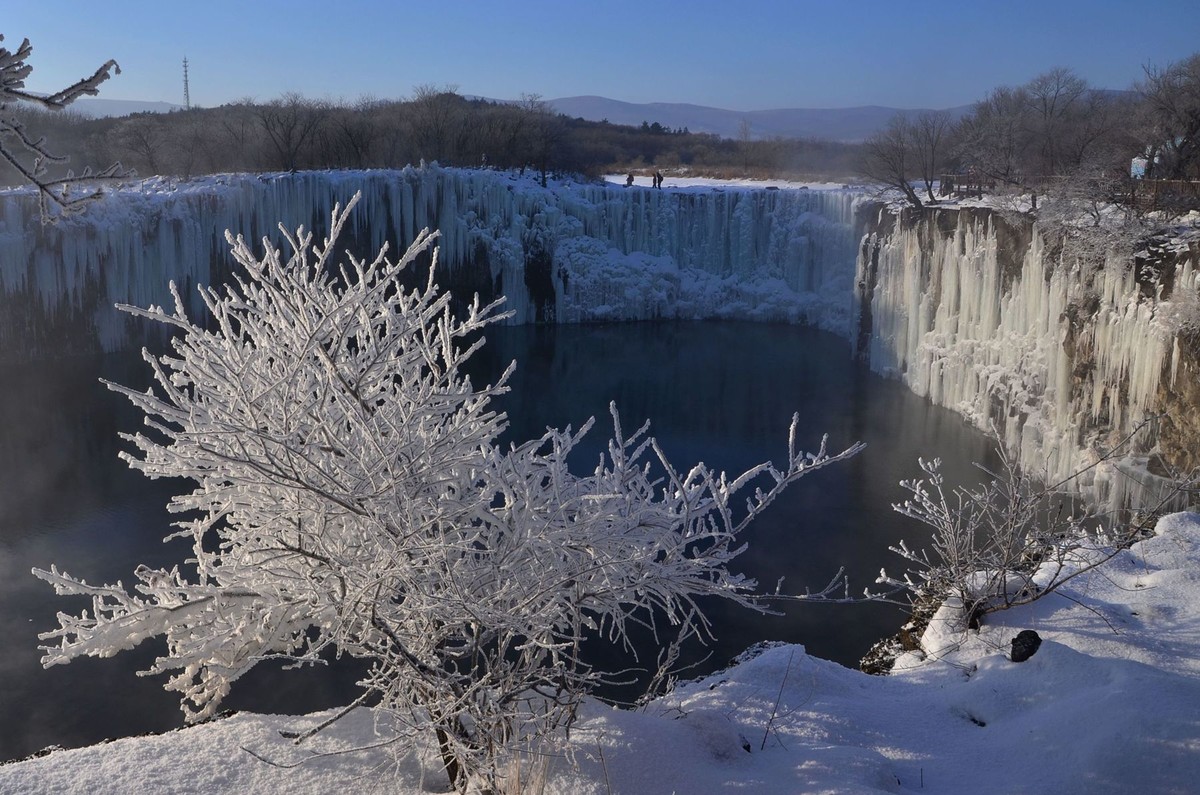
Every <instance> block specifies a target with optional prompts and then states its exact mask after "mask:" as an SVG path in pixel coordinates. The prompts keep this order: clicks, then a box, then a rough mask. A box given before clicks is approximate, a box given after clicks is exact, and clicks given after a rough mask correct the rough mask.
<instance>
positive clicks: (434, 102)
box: [408, 84, 466, 165]
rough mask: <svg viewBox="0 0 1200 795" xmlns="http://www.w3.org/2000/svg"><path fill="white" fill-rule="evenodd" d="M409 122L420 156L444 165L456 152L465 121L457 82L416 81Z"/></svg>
mask: <svg viewBox="0 0 1200 795" xmlns="http://www.w3.org/2000/svg"><path fill="white" fill-rule="evenodd" d="M408 110H409V114H408V119H409V123H410V125H411V126H412V131H413V139H414V143H415V144H416V145H417V147H418V149H419V151H420V152H421V157H423V158H425V159H427V160H436V161H438V162H439V163H442V164H443V165H445V164H449V163H451V162H453V159H454V158H455V156H456V155H457V154H458V146H457V144H458V143H459V142H460V141H461V139H462V137H463V135H464V133H465V131H466V124H465V119H464V116H463V105H462V97H460V96H459V95H458V87H457V86H450V85H447V86H435V85H432V84H424V85H419V86H417V87H416V88H414V89H413V97H412V100H411V101H410V102H409V109H408Z"/></svg>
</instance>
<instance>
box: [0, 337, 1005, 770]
mask: <svg viewBox="0 0 1200 795" xmlns="http://www.w3.org/2000/svg"><path fill="white" fill-rule="evenodd" d="M487 336H488V343H489V344H488V345H487V346H486V347H485V348H484V349H483V350H482V351H481V352H480V353H479V354H477V357H478V358H477V360H476V361H475V371H476V373H477V374H478V375H477V377H478V378H486V379H488V380H491V379H494V378H495V376H496V375H497V374H498V373H499V372H500V371H501V370H502V369H503V367H504V366H505V365H506V364H507V363H508V362H509V361H512V360H514V359H515V360H517V363H518V365H517V372H516V374H515V376H514V378H513V380H512V381H511V386H512V392H511V393H510V394H508V395H506V396H505V397H504V398H503V399H502V401H501V408H503V409H504V410H505V411H506V412H508V414H509V416H510V421H511V428H510V431H509V433H508V435H507V437H506V438H511V439H512V440H514V441H516V440H522V441H523V440H526V439H528V438H530V437H533V436H537V435H540V434H541V433H542V432H543V431H544V430H545V428H546V427H547V426H558V427H561V426H564V425H567V424H571V425H572V426H574V427H579V425H580V424H582V423H583V422H584V421H585V420H586V419H587V418H588V417H590V416H595V417H596V418H597V423H596V427H595V428H594V429H593V431H592V434H591V437H590V439H589V440H588V444H587V445H585V449H583V450H581V451H580V455H579V457H578V459H576V460H577V463H578V466H579V468H580V471H589V470H590V469H591V468H592V467H594V465H595V461H596V457H597V456H598V455H599V453H600V450H601V449H602V447H603V445H604V443H605V442H606V441H607V439H608V436H609V435H610V434H611V430H612V429H611V423H610V422H609V419H608V404H609V402H610V401H615V402H616V404H617V407H618V409H619V410H620V413H621V418H622V422H623V424H624V426H625V428H626V431H627V432H632V431H633V430H634V429H635V428H636V427H637V426H638V425H640V424H641V422H642V421H643V420H645V419H649V420H650V421H651V430H652V432H653V433H654V435H655V436H657V437H658V439H659V441H660V442H661V444H662V447H663V449H664V450H665V452H666V453H667V455H668V457H670V458H671V460H672V461H673V462H674V464H675V465H676V466H677V467H679V468H682V469H686V468H688V467H690V466H691V465H692V464H694V463H695V462H696V461H699V460H703V461H704V462H706V463H707V464H709V465H710V466H712V467H716V468H723V469H726V470H729V471H733V470H737V471H741V470H742V469H745V468H746V467H749V466H751V465H753V464H756V463H758V462H760V461H763V460H767V459H774V460H776V461H777V462H778V461H781V460H782V459H783V457H784V455H785V454H786V449H787V448H786V444H787V428H788V423H789V422H790V418H791V416H792V414H793V413H795V412H799V414H800V418H801V430H800V433H799V436H798V443H799V445H800V446H801V447H803V448H804V449H808V450H815V449H816V447H817V446H818V445H819V443H820V439H821V435H822V434H823V433H827V434H828V435H829V448H830V450H831V451H835V450H840V449H842V448H844V447H846V446H847V445H849V444H851V443H853V442H855V441H858V440H861V441H864V442H866V443H867V449H866V450H865V451H864V452H863V453H861V454H859V455H858V456H857V457H855V458H853V459H851V460H850V461H849V462H846V463H843V464H841V465H839V466H835V467H832V468H829V469H825V470H822V471H820V472H817V473H815V474H813V475H810V476H808V477H806V478H804V479H802V480H801V481H800V482H798V483H797V484H795V485H793V486H792V487H791V488H790V489H789V490H788V491H787V492H785V493H784V495H783V496H782V497H781V498H780V499H779V500H778V501H777V502H776V503H775V504H774V505H772V506H771V508H770V509H769V510H768V511H767V512H766V513H765V514H764V515H763V516H762V517H761V518H760V520H759V521H758V522H757V523H756V524H755V525H753V526H752V527H751V528H750V530H749V532H748V534H747V536H746V541H747V542H748V543H749V549H748V550H747V551H746V552H745V553H744V554H743V555H742V556H741V557H740V558H738V559H737V561H736V565H735V569H737V570H739V571H742V572H744V573H746V574H748V575H750V576H753V577H754V578H756V579H757V580H758V581H759V582H760V583H761V584H762V587H763V588H765V589H771V588H773V587H774V584H775V582H776V581H777V580H778V579H779V578H780V577H784V578H785V579H784V590H785V591H788V592H793V593H797V592H803V590H804V588H805V587H806V586H807V587H810V588H812V589H813V590H818V589H820V588H821V587H822V586H824V585H825V583H826V582H828V580H829V579H830V577H832V576H833V574H834V573H835V572H836V571H837V570H838V568H840V567H842V566H845V567H846V569H847V572H848V573H849V575H850V577H851V585H852V590H853V591H854V592H861V590H862V588H863V587H864V586H867V585H872V584H873V582H874V578H875V576H876V575H877V573H878V571H879V569H880V567H881V566H887V567H888V568H889V569H899V561H898V559H896V558H895V556H894V555H892V554H891V553H889V552H888V551H887V547H888V545H889V544H894V543H895V542H896V541H897V540H899V539H900V538H901V537H903V538H906V539H909V540H910V541H914V542H923V541H924V539H925V538H926V537H927V533H925V531H924V530H923V528H921V527H919V526H917V525H915V524H914V523H912V522H911V521H910V520H907V519H904V518H903V517H900V516H899V515H897V514H895V513H894V512H893V511H892V510H891V503H893V502H896V501H898V500H900V499H902V498H903V492H902V491H901V490H900V488H899V486H898V481H899V480H900V479H901V478H906V477H914V476H916V475H917V474H918V470H917V466H916V458H917V456H918V455H922V456H926V457H932V456H940V457H941V458H942V459H943V461H944V462H945V463H944V467H943V469H944V471H945V472H946V473H947V476H948V479H950V480H954V478H955V476H959V477H961V478H963V479H966V480H971V481H973V480H974V479H975V472H974V470H973V468H972V466H971V464H972V462H975V461H986V460H990V458H991V445H990V443H989V441H988V440H987V439H986V438H985V437H984V436H982V435H981V434H979V433H977V432H975V431H974V430H972V429H971V428H969V427H968V426H967V425H966V424H965V423H964V422H963V420H962V419H961V418H959V417H958V416H957V415H954V414H951V413H950V412H948V411H946V410H944V409H939V408H936V407H933V406H930V405H929V404H928V403H927V402H926V401H924V400H923V399H921V398H918V397H916V396H914V395H913V394H912V393H910V392H909V391H908V390H907V389H905V388H904V387H903V386H902V385H900V384H899V383H896V382H892V381H887V380H884V379H881V378H879V377H877V376H874V375H872V374H871V373H869V372H867V371H866V370H865V369H864V368H863V367H862V366H861V365H859V364H857V363H855V362H852V361H851V359H850V351H849V347H848V345H847V343H846V342H845V341H844V340H842V339H841V338H839V337H835V336H833V335H830V334H827V333H824V332H819V331H815V330H813V329H809V328H802V327H796V326H783V325H761V324H750V323H638V324H624V325H612V326H563V327H512V328H499V327H497V328H494V329H492V330H491V331H489V333H488V335H487ZM100 377H104V378H107V379H110V380H115V381H118V382H121V383H125V384H129V385H133V386H137V387H144V386H146V385H147V384H148V381H149V378H148V368H147V365H145V364H144V363H143V362H142V361H141V360H140V358H138V357H137V356H122V357H105V358H102V359H73V360H66V361H55V362H49V363H44V364H39V365H36V366H9V367H5V368H3V369H2V370H0V418H2V420H3V421H2V422H0V639H2V640H0V760H4V759H11V758H19V757H22V756H24V755H27V754H30V753H33V752H35V751H37V750H39V749H41V748H44V747H46V746H48V745H51V744H59V745H62V746H68V747H69V746H77V745H83V744H87V743H93V742H97V741H99V740H102V739H104V738H109V737H120V736H127V735H133V734H140V733H144V732H154V731H163V730H166V729H171V728H175V727H177V726H180V725H182V716H181V713H180V712H179V709H178V700H177V698H175V697H174V696H173V695H171V694H168V693H166V692H165V691H164V690H163V689H162V679H161V678H158V677H156V678H146V677H138V676H136V675H135V671H137V670H139V669H141V668H145V667H147V666H148V665H149V664H150V663H151V661H152V660H153V658H154V656H155V655H156V654H158V653H160V652H161V651H162V648H163V647H161V646H159V645H156V644H144V645H143V647H139V648H138V649H136V650H135V651H133V652H124V653H122V654H120V655H118V656H116V657H114V658H112V659H107V660H97V659H90V658H89V659H85V660H78V661H76V662H73V663H71V664H70V665H66V666H57V667H55V668H52V669H49V670H43V669H42V667H41V665H40V662H39V658H40V656H41V652H39V651H38V650H37V646H38V640H37V634H38V632H41V631H46V630H50V629H53V628H54V627H56V626H57V621H56V620H55V613H56V612H57V611H58V610H64V611H69V612H78V611H79V609H80V608H81V607H83V606H85V603H83V602H82V601H79V600H67V599H63V598H60V597H56V596H54V593H53V591H52V589H51V588H50V586H48V585H46V584H45V583H43V582H41V581H40V580H37V579H35V578H34V577H33V575H31V574H30V573H29V572H30V569H31V568H32V567H35V566H36V567H41V568H49V566H50V565H51V564H52V563H53V564H57V565H58V566H59V568H60V569H64V570H66V571H68V572H70V573H72V574H74V575H76V576H81V577H83V578H85V579H86V580H87V581H88V582H92V583H101V582H105V583H111V582H115V581H116V580H118V579H120V580H123V581H125V582H126V583H127V584H128V583H129V581H130V580H131V579H132V572H133V570H134V567H135V566H136V565H137V564H139V563H145V564H147V565H151V566H161V565H170V564H173V563H176V562H180V561H182V559H183V558H185V557H186V556H187V553H188V546H187V544H186V543H185V542H180V541H175V542H171V543H170V544H163V543H162V541H161V539H162V538H163V536H164V535H166V534H167V532H169V523H170V521H171V517H170V515H169V514H167V512H166V510H165V507H164V506H165V504H166V502H167V500H168V498H169V497H170V495H171V494H173V493H175V492H177V491H180V490H183V489H184V488H187V484H185V483H183V482H181V481H150V480H148V479H146V478H144V477H143V476H141V475H140V474H138V473H136V472H133V471H132V470H129V469H128V468H127V467H126V466H125V465H124V464H123V463H122V462H120V461H119V460H118V459H117V452H118V450H119V449H121V447H122V443H121V442H120V440H119V439H118V438H117V433H118V431H134V430H137V429H138V428H139V426H140V417H139V416H138V414H137V413H136V412H135V411H134V410H133V409H131V408H129V407H128V406H127V405H126V404H125V403H124V401H123V400H122V399H120V398H118V397H117V396H115V395H113V394H111V393H109V392H108V391H107V390H105V389H104V388H103V387H102V386H101V385H100V384H99V383H98V381H97V379H98V378H100ZM778 609H779V610H780V611H781V612H783V615H780V616H760V615H757V614H754V613H751V612H748V611H745V610H741V609H730V608H728V607H726V606H724V605H721V604H715V605H712V606H711V615H712V617H713V620H714V624H715V632H716V634H717V642H716V643H715V644H712V645H711V647H710V648H709V649H707V650H705V651H704V654H708V653H709V652H711V656H710V657H709V659H708V661H707V663H706V664H705V666H704V667H703V668H701V669H697V670H696V671H695V672H694V673H696V674H699V673H703V672H705V671H710V670H713V669H714V668H719V667H721V666H723V665H725V664H727V663H728V661H729V660H730V659H731V658H732V657H733V656H735V655H737V654H738V653H740V652H741V651H742V650H744V649H745V648H746V647H747V646H749V645H751V644H753V643H755V642H757V641H761V640H783V641H789V642H795V643H803V644H804V645H805V647H806V648H807V650H808V651H809V652H810V653H812V654H814V655H817V656H820V657H825V658H828V659H833V660H836V661H838V662H841V663H843V664H846V665H849V666H853V665H855V664H856V663H857V661H858V659H859V658H860V657H861V656H862V655H863V653H865V652H866V651H867V649H868V648H869V647H870V646H871V644H872V643H874V642H875V641H876V640H878V639H879V638H880V637H883V636H885V635H887V634H890V633H892V632H894V631H895V630H896V629H897V627H898V626H899V624H900V623H901V622H902V621H903V618H904V615H903V613H902V611H901V610H900V609H899V608H897V607H895V606H889V605H855V606H838V605H812V604H809V605H801V604H790V603H785V604H781V605H779V606H778ZM260 668H262V669H264V670H261V671H256V672H254V673H253V674H251V675H249V676H247V677H244V678H243V679H242V680H241V681H239V682H238V683H236V684H235V685H234V687H233V695H232V696H231V697H230V699H228V700H227V701H226V704H225V706H227V707H229V708H232V709H244V710H254V711H259V712H284V713H298V712H305V711H311V710H314V709H321V708H326V707H330V706H335V705H339V704H344V703H346V702H347V701H348V700H349V699H350V698H352V694H353V692H354V686H353V680H354V678H355V673H356V670H357V669H356V667H355V665H354V664H352V663H347V662H345V661H341V662H338V661H335V662H334V663H333V664H331V665H330V666H329V668H322V669H306V670H300V671H281V670H280V669H279V666H274V667H271V666H265V665H264V666H260ZM268 669H269V670H268Z"/></svg>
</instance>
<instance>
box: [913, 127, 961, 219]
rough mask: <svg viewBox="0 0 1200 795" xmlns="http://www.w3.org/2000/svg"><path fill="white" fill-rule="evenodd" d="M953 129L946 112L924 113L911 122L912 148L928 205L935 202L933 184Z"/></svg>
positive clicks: (940, 167) (938, 173) (944, 157)
mask: <svg viewBox="0 0 1200 795" xmlns="http://www.w3.org/2000/svg"><path fill="white" fill-rule="evenodd" d="M953 127H954V125H953V123H952V122H951V121H950V114H949V113H947V112H946V111H932V110H930V111H924V112H922V113H920V114H919V115H918V116H917V118H916V119H915V120H913V122H912V146H913V149H914V155H915V156H916V164H917V168H918V170H919V173H920V175H921V181H922V182H924V183H925V194H926V195H927V196H928V197H929V201H930V203H933V202H936V201H937V198H936V197H935V196H934V195H933V183H934V182H936V181H937V179H938V176H939V175H940V174H941V171H942V165H943V162H944V161H945V159H946V150H947V149H948V148H949V147H948V145H947V144H948V139H949V136H950V134H951V131H952V130H953Z"/></svg>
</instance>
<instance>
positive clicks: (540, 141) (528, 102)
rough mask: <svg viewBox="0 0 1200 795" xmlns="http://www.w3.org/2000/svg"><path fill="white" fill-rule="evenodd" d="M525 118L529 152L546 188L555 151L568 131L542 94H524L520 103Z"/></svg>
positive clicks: (523, 128)
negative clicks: (547, 176)
mask: <svg viewBox="0 0 1200 795" xmlns="http://www.w3.org/2000/svg"><path fill="white" fill-rule="evenodd" d="M519 107H520V109H521V115H522V116H523V117H524V122H523V125H522V130H523V131H524V132H525V137H526V139H527V140H528V142H529V152H530V155H531V157H532V160H533V162H534V164H535V165H536V166H537V168H538V171H540V172H541V180H542V187H543V188H544V187H546V175H547V172H548V171H549V169H550V163H551V161H552V159H553V158H554V154H555V150H556V148H557V147H558V146H559V144H560V143H561V142H562V139H563V137H564V136H565V134H566V131H565V129H564V127H563V125H562V121H561V120H560V119H559V117H558V114H556V113H555V112H554V109H553V108H552V107H551V106H550V103H548V102H546V101H545V100H544V99H542V97H541V95H540V94H522V95H521V101H520V103H519Z"/></svg>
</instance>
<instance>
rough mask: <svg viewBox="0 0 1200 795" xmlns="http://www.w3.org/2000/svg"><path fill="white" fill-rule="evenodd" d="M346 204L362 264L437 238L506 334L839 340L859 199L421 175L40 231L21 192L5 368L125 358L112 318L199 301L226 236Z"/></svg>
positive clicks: (140, 198)
mask: <svg viewBox="0 0 1200 795" xmlns="http://www.w3.org/2000/svg"><path fill="white" fill-rule="evenodd" d="M356 191H361V192H362V194H363V198H362V200H361V201H360V203H359V205H358V207H357V209H356V210H355V213H354V216H353V217H352V223H353V224H354V228H353V233H354V237H355V240H354V241H353V244H352V245H353V247H354V248H356V249H358V252H357V253H359V254H366V253H370V252H374V251H376V250H378V248H379V247H380V246H382V245H383V244H384V243H385V242H390V243H391V245H392V246H393V247H399V248H400V249H401V250H402V249H403V247H404V246H406V245H407V244H408V243H409V242H410V241H411V240H412V239H413V237H414V236H415V234H416V233H417V232H418V231H419V230H421V229H423V228H426V227H429V228H434V229H437V230H438V231H439V233H440V240H439V242H438V245H439V247H440V255H439V256H440V262H441V263H442V265H443V266H444V272H443V273H440V274H439V280H440V281H441V283H442V284H443V286H447V287H449V288H451V289H453V290H455V291H456V292H457V291H466V292H468V293H469V292H480V293H482V294H484V295H485V296H487V297H492V296H496V295H500V294H503V295H504V296H506V298H507V308H508V309H510V310H512V311H513V313H514V314H513V317H512V320H511V321H510V322H513V323H530V322H546V321H550V322H586V321H597V320H637V319H649V318H716V317H738V318H757V319H763V320H781V321H790V322H798V321H803V322H809V323H813V324H816V325H820V326H822V327H824V328H827V329H830V330H834V331H838V332H841V333H845V332H846V329H848V327H849V317H850V311H849V310H850V295H851V284H852V282H851V280H852V279H853V273H854V256H855V250H856V244H857V240H856V238H855V234H854V213H855V206H856V203H858V202H861V200H862V199H861V194H859V193H856V192H854V191H849V190H841V189H835V190H761V189H747V188H721V189H717V188H712V187H704V188H682V189H678V190H649V189H644V188H623V187H619V186H614V185H606V184H593V183H582V184H580V183H577V184H570V183H557V184H552V185H551V186H550V187H549V188H542V187H541V186H539V185H537V183H536V182H534V181H533V180H531V179H528V178H522V177H519V176H518V175H516V174H512V173H507V172H497V171H486V170H484V171H479V170H474V171H471V170H455V169H443V168H439V167H437V166H429V167H422V168H407V169H404V170H401V171H365V172H304V173H296V174H273V175H271V174H268V175H223V176H216V177H210V178H206V179H202V180H195V181H192V182H188V183H181V184H178V185H176V184H173V183H171V182H169V181H165V180H153V181H146V182H143V183H139V184H137V185H134V186H131V187H127V188H123V189H121V190H119V191H116V192H114V193H113V194H112V195H110V196H108V197H107V198H106V199H105V200H103V201H101V202H98V203H96V204H95V205H93V206H91V207H89V208H88V210H87V211H86V212H85V213H83V214H82V215H80V216H78V217H72V218H68V219H65V220H63V221H60V222H59V223H58V224H57V225H54V226H49V227H43V226H42V225H41V224H40V222H39V219H38V217H37V211H36V205H35V202H34V200H33V198H32V196H30V195H29V194H28V192H20V191H18V192H6V193H5V194H3V195H2V196H0V309H3V312H2V313H0V351H3V355H4V358H14V357H19V356H22V355H24V356H37V355H44V354H46V353H49V352H52V351H53V350H54V348H55V345H58V346H66V347H67V348H68V349H71V350H81V349H86V348H92V349H100V350H114V349H119V348H122V347H125V346H127V345H129V344H130V342H136V341H137V338H136V334H135V335H134V338H133V339H130V334H131V332H133V331H135V330H134V329H132V328H131V324H130V322H129V321H128V319H127V318H125V317H124V316H123V315H121V314H120V313H118V312H116V311H115V310H114V309H113V305H114V304H116V303H129V304H134V305H138V306H147V305H150V304H161V303H163V302H164V301H166V300H167V299H168V293H167V289H166V288H167V283H168V282H169V281H170V280H174V281H175V282H176V283H178V284H180V285H181V286H182V287H184V294H185V295H194V287H195V285H198V284H209V283H213V282H220V281H221V280H222V279H223V278H224V275H225V270H224V269H225V268H226V267H227V263H228V256H227V253H226V249H227V246H226V243H225V240H224V232H225V230H226V229H229V230H232V231H233V232H234V233H235V234H242V235H244V236H245V237H246V238H247V239H249V240H258V239H261V238H262V237H263V236H267V237H269V238H271V239H272V240H273V241H274V242H275V243H276V245H279V244H281V243H282V236H281V235H280V233H279V231H278V230H277V229H276V225H277V223H280V222H282V223H283V224H284V225H285V226H286V227H287V228H289V229H295V228H296V227H297V226H299V225H301V224H303V225H305V226H306V227H308V228H309V229H313V230H314V231H315V232H316V233H317V234H318V235H320V234H321V233H322V232H323V230H324V228H325V225H326V224H327V223H328V218H329V214H330V211H331V210H332V208H333V206H334V204H336V203H344V202H345V201H347V200H348V199H349V198H350V197H351V196H352V195H353V194H354V193H355V192H356ZM343 242H345V241H343ZM393 250H395V248H394V249H393ZM195 308H197V309H198V306H197V307H195Z"/></svg>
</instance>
